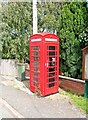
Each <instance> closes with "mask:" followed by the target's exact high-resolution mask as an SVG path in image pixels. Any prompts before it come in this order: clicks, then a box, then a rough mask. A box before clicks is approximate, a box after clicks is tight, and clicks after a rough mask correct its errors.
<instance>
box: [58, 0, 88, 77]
mask: <svg viewBox="0 0 88 120" xmlns="http://www.w3.org/2000/svg"><path fill="white" fill-rule="evenodd" d="M61 23H62V25H61V29H60V39H61V41H60V44H61V49H60V51H61V70H62V72H63V73H64V75H66V76H70V77H74V78H81V74H82V73H81V72H82V42H83V41H82V40H80V35H81V34H82V33H83V31H84V30H85V27H86V25H87V11H86V6H85V5H84V4H83V3H76V2H74V3H73V2H70V3H64V5H63V8H62V15H61ZM85 42H86V41H85V40H84V43H85ZM87 44H88V43H87Z"/></svg>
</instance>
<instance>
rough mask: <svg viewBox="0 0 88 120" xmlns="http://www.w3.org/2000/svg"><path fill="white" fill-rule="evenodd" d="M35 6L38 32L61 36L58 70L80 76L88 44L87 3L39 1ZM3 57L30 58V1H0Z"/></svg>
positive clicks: (67, 74)
mask: <svg viewBox="0 0 88 120" xmlns="http://www.w3.org/2000/svg"><path fill="white" fill-rule="evenodd" d="M37 8H38V12H37V13H38V32H45V31H46V32H51V33H55V31H57V35H58V36H60V65H61V67H60V69H61V72H63V74H64V75H66V76H70V77H74V78H81V74H82V48H84V47H85V46H87V45H88V22H87V18H88V8H87V7H86V2H85V3H82V2H70V3H69V2H67V3H66V2H65V3H64V2H61V3H60V2H58V3H55V2H54V3H53V2H46V3H44V2H42V3H40V2H39V3H38V4H37ZM1 24H2V43H3V49H2V52H3V54H2V58H14V59H22V58H25V61H27V60H28V59H29V57H28V54H29V50H28V42H29V36H30V35H32V3H26V2H24V3H8V4H2V23H1Z"/></svg>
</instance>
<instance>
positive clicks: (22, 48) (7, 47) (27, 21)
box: [2, 3, 32, 60]
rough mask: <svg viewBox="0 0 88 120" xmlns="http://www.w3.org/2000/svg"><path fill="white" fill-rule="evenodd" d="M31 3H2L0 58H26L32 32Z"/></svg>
mask: <svg viewBox="0 0 88 120" xmlns="http://www.w3.org/2000/svg"><path fill="white" fill-rule="evenodd" d="M31 11H32V5H31V3H8V4H2V16H3V17H2V41H3V54H2V58H10V59H11V58H12V59H13V58H14V59H22V58H23V59H25V60H28V59H29V58H28V41H29V36H30V35H31V34H32V12H31Z"/></svg>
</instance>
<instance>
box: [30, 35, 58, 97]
mask: <svg viewBox="0 0 88 120" xmlns="http://www.w3.org/2000/svg"><path fill="white" fill-rule="evenodd" d="M58 75H59V38H58V36H56V35H54V34H50V33H40V34H35V35H32V36H31V37H30V90H31V91H32V92H36V93H37V94H39V95H41V96H46V95H49V94H52V93H56V92H58V84H59V78H58Z"/></svg>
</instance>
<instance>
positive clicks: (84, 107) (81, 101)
mask: <svg viewBox="0 0 88 120" xmlns="http://www.w3.org/2000/svg"><path fill="white" fill-rule="evenodd" d="M60 93H61V94H63V95H67V96H69V97H70V98H71V102H72V103H73V104H74V105H76V106H77V107H78V108H79V109H80V110H81V111H82V112H84V113H86V114H87V115H88V98H84V97H83V96H81V95H77V94H75V93H71V92H69V91H67V92H66V91H61V92H60Z"/></svg>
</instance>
